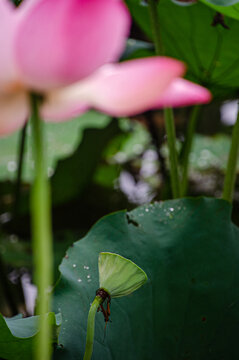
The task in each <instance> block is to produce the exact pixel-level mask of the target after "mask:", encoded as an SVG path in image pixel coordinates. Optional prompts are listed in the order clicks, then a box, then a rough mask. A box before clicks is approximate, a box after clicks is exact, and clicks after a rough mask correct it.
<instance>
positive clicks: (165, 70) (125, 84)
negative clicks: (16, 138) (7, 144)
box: [0, 0, 210, 135]
mask: <svg viewBox="0 0 239 360" xmlns="http://www.w3.org/2000/svg"><path fill="white" fill-rule="evenodd" d="M0 23H1V32H0V47H1V54H0V68H1V72H0V135H5V134H8V133H11V132H12V131H14V130H16V129H18V128H20V127H21V126H23V124H24V123H25V121H26V120H27V118H28V117H29V115H30V104H29V93H30V92H34V93H39V94H41V95H42V96H43V103H42V107H41V114H42V116H43V118H44V119H45V120H47V121H63V120H68V119H69V118H71V117H74V116H76V115H79V114H80V113H82V112H84V111H86V110H87V109H88V108H90V107H93V108H96V109H99V110H101V111H104V112H106V113H109V114H111V115H114V116H122V115H134V114H136V113H139V112H142V111H145V110H147V109H150V108H155V106H156V107H158V106H160V107H161V106H164V105H167V106H169V104H170V105H172V106H174V105H177V106H180V105H182V104H183V105H187V104H188V103H189V104H191V103H198V102H200V103H204V102H208V101H209V100H210V93H209V92H208V91H207V90H206V89H204V88H202V87H200V86H198V85H195V84H192V83H190V82H186V81H185V80H182V79H181V80H176V85H173V84H174V79H177V78H179V77H180V76H182V75H183V73H184V71H185V69H184V65H183V64H182V63H180V62H179V61H177V60H174V59H170V58H164V57H152V58H146V59H140V60H132V61H127V62H124V63H120V64H113V63H112V62H114V61H116V60H117V58H118V57H119V55H120V53H121V52H122V51H123V49H124V46H125V41H126V39H127V36H128V33H129V27H130V16H129V13H128V10H127V8H126V6H125V5H124V4H123V2H122V1H121V0H57V1H54V0H24V1H23V3H22V5H21V6H20V7H19V8H17V9H16V8H14V7H13V6H12V5H11V4H10V2H9V0H1V1H0ZM109 63H110V64H109ZM170 84H171V85H170ZM177 84H181V85H180V86H179V85H177ZM170 89H171V90H170ZM165 90H166V92H165ZM187 99H188V100H187Z"/></svg>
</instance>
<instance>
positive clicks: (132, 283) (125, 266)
mask: <svg viewBox="0 0 239 360" xmlns="http://www.w3.org/2000/svg"><path fill="white" fill-rule="evenodd" d="M99 280H100V288H103V289H105V290H106V291H107V293H108V294H109V295H110V296H111V298H116V297H121V296H126V295H129V294H131V293H132V292H133V291H135V290H137V289H138V288H140V286H142V285H143V284H144V283H146V281H147V280H148V278H147V275H146V274H145V272H144V271H143V270H142V269H141V268H140V267H139V266H138V265H136V264H135V263H133V262H132V261H131V260H129V259H126V258H124V257H123V256H120V255H118V254H113V253H109V252H102V253H100V255H99Z"/></svg>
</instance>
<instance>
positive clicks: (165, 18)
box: [126, 0, 239, 97]
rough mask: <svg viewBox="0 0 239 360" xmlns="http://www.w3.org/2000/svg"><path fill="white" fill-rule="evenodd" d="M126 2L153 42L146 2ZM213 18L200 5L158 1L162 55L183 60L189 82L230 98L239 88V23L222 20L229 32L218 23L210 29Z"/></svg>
mask: <svg viewBox="0 0 239 360" xmlns="http://www.w3.org/2000/svg"><path fill="white" fill-rule="evenodd" d="M126 2H127V5H128V6H129V9H130V11H131V13H132V15H133V17H134V19H135V20H136V22H137V23H138V24H139V26H140V27H141V28H142V30H143V31H144V32H145V33H146V34H147V35H148V37H149V38H151V39H152V38H153V36H152V31H151V24H150V16H149V8H148V6H147V5H145V4H146V2H144V3H143V2H140V1H139V0H126ZM236 6H237V5H236ZM238 10H239V9H238ZM215 15H216V11H215V10H213V9H211V8H210V7H209V6H206V5H205V4H202V3H201V2H198V3H196V4H194V5H193V6H186V7H185V6H184V7H182V6H178V5H176V4H174V3H173V2H172V1H171V0H160V1H159V2H158V18H159V24H160V33H161V40H162V44H163V48H164V53H165V55H167V56H171V57H174V58H177V59H179V60H182V61H184V62H185V64H186V66H187V69H188V71H187V77H188V79H190V80H192V81H195V82H198V83H200V84H202V85H204V86H206V87H208V88H209V89H210V90H211V91H212V92H213V95H214V96H224V97H230V96H234V95H235V94H237V91H238V88H239V65H238V64H239V41H238V38H239V21H237V20H234V19H232V18H229V17H225V19H224V22H225V25H226V26H227V27H229V29H227V28H224V27H223V26H222V25H221V24H220V23H218V24H217V25H216V26H212V23H213V22H214V20H215Z"/></svg>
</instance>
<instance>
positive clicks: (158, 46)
mask: <svg viewBox="0 0 239 360" xmlns="http://www.w3.org/2000/svg"><path fill="white" fill-rule="evenodd" d="M158 2H159V0H148V4H149V14H150V21H151V25H152V31H153V37H154V45H155V50H156V54H157V55H162V54H163V46H162V42H161V34H160V26H159V20H158V7H157V3H158Z"/></svg>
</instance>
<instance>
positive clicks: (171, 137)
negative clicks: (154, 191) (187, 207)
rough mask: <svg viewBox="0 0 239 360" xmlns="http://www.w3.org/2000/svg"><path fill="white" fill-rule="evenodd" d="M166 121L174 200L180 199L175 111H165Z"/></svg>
mask: <svg viewBox="0 0 239 360" xmlns="http://www.w3.org/2000/svg"><path fill="white" fill-rule="evenodd" d="M164 121H165V127H166V134H167V141H168V148H169V162H170V179H171V186H172V192H173V198H174V199H176V198H179V197H180V182H179V174H178V155H177V150H176V146H175V145H176V135H175V126H174V117H173V110H172V109H171V108H165V109H164Z"/></svg>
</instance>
